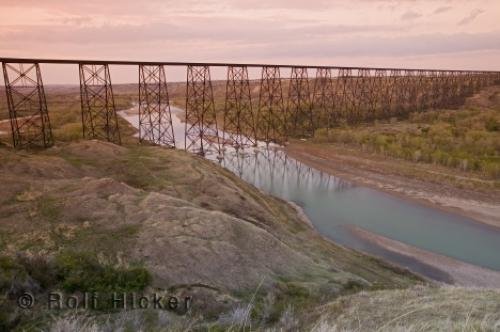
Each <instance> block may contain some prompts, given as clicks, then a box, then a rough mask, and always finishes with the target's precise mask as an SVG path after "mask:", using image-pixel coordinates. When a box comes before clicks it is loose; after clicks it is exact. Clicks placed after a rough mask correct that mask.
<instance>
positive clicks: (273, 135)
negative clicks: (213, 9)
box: [256, 66, 288, 143]
mask: <svg viewBox="0 0 500 332" xmlns="http://www.w3.org/2000/svg"><path fill="white" fill-rule="evenodd" d="M257 114H258V115H257V119H256V129H257V130H256V132H257V138H258V139H260V140H262V141H264V142H266V143H270V142H276V143H284V142H286V140H287V137H288V135H287V129H288V128H287V127H288V126H287V123H286V122H287V120H288V116H287V109H286V107H285V104H284V102H283V90H282V86H281V78H280V67H279V66H263V67H262V77H261V80H260V92H259V106H258V113H257Z"/></svg>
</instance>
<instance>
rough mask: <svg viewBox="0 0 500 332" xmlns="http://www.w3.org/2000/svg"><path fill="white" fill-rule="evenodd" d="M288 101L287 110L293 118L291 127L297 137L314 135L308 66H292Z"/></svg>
mask: <svg viewBox="0 0 500 332" xmlns="http://www.w3.org/2000/svg"><path fill="white" fill-rule="evenodd" d="M287 103H288V105H287V108H288V109H287V112H288V114H289V115H290V117H291V119H292V123H291V128H290V129H291V132H292V134H293V135H294V136H295V137H312V136H314V129H315V127H314V120H313V110H312V107H311V93H310V90H309V77H308V73H307V68H303V67H299V68H298V67H293V68H292V72H291V76H290V84H289V86H288V100H287ZM299 122H300V126H299Z"/></svg>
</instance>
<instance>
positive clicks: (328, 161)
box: [285, 141, 500, 228]
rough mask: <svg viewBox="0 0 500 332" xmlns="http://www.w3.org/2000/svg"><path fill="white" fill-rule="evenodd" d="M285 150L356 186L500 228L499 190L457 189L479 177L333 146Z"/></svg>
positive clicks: (309, 145)
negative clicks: (372, 189)
mask: <svg viewBox="0 0 500 332" xmlns="http://www.w3.org/2000/svg"><path fill="white" fill-rule="evenodd" d="M285 151H286V153H287V154H288V155H289V156H290V157H292V158H294V159H297V160H299V161H300V162H302V163H304V164H306V165H309V166H311V167H314V168H316V169H318V170H321V171H323V172H325V173H328V174H331V175H334V176H338V177H341V178H343V179H346V180H349V181H351V182H353V183H356V184H358V185H362V186H367V187H371V188H374V189H376V190H381V191H384V192H387V193H389V194H393V195H397V196H399V197H402V198H406V199H410V200H413V201H417V202H420V203H423V204H426V205H429V206H431V207H434V208H438V209H442V210H446V211H451V212H454V213H458V214H461V215H464V216H466V217H469V218H471V219H474V220H476V221H478V222H482V223H484V224H487V225H489V226H493V227H497V228H500V190H498V189H494V188H491V189H471V188H463V186H460V183H461V182H464V181H467V182H470V181H483V180H481V179H474V178H471V177H466V176H464V174H460V173H459V172H458V171H451V170H449V169H446V168H444V167H440V166H437V165H424V164H418V165H416V164H415V163H412V162H409V161H404V160H394V159H391V158H387V157H382V156H378V155H375V154H369V153H363V152H362V151H359V150H357V149H353V148H349V147H342V146H338V145H334V144H320V143H311V142H303V141H292V142H291V143H290V144H289V145H288V146H287V147H286V148H285ZM424 179H425V180H424Z"/></svg>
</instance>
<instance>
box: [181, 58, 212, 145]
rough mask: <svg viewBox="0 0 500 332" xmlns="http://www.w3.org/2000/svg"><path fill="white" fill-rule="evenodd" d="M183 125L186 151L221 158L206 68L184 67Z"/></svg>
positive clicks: (208, 75) (208, 74)
mask: <svg viewBox="0 0 500 332" xmlns="http://www.w3.org/2000/svg"><path fill="white" fill-rule="evenodd" d="M185 123H186V126H185V128H186V129H185V142H184V148H185V150H186V151H191V152H194V153H198V154H200V155H205V154H206V153H207V152H215V153H217V154H218V155H220V152H221V149H220V140H219V132H218V129H217V117H216V112H215V103H214V93H213V88H212V81H211V78H210V67H209V66H194V65H188V67H187V82H186V122H185Z"/></svg>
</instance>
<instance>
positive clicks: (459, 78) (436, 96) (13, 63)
mask: <svg viewBox="0 0 500 332" xmlns="http://www.w3.org/2000/svg"><path fill="white" fill-rule="evenodd" d="M0 62H2V70H3V75H4V82H5V90H6V95H7V106H8V111H9V119H10V124H11V129H12V140H13V145H14V146H15V147H20V148H24V147H32V146H35V147H49V146H51V145H52V144H53V142H54V139H53V136H52V130H51V125H50V117H49V109H48V107H47V102H46V96H45V90H44V86H43V81H42V72H41V69H40V64H72V65H78V68H79V78H80V94H81V113H82V136H83V137H84V138H88V139H102V140H107V141H109V142H113V143H117V144H120V143H121V137H120V128H119V122H118V119H117V114H116V107H115V103H114V95H113V85H112V83H111V72H110V69H109V66H110V65H120V66H136V67H138V82H139V84H138V91H139V101H138V107H139V139H140V140H141V141H143V140H148V141H152V142H153V143H156V144H161V145H165V146H171V147H174V146H175V137H174V131H173V127H172V115H171V111H170V100H169V93H168V82H167V76H166V69H165V68H166V67H170V66H176V67H184V68H186V84H185V91H186V92H185V98H186V102H185V112H186V119H185V120H186V121H185V149H186V150H188V151H192V152H195V153H199V154H205V153H206V152H207V151H215V152H217V153H220V152H221V147H222V146H223V145H225V144H228V145H231V146H233V147H235V148H240V147H245V146H252V145H255V144H256V143H257V141H258V140H259V141H264V142H266V143H270V142H276V143H284V142H286V141H287V139H288V138H289V137H304V138H307V137H313V136H314V133H315V131H316V130H317V129H319V128H324V129H325V130H327V131H328V130H332V129H333V128H335V126H338V125H339V124H343V123H347V124H356V123H360V122H368V121H374V120H378V119H387V118H391V117H404V116H407V115H408V114H409V113H411V112H417V111H418V112H421V111H425V110H429V109H442V108H453V107H458V106H460V105H462V104H463V103H464V101H465V99H466V98H467V97H469V96H471V95H473V94H474V93H476V92H478V91H479V90H481V89H483V88H485V87H487V86H491V85H494V84H500V72H498V71H471V70H433V69H404V68H363V67H338V66H302V65H274V64H235V63H191V62H143V61H100V60H59V59H20V58H0ZM212 67H222V68H224V69H226V73H227V76H226V80H225V92H224V100H221V102H219V100H216V98H215V97H214V87H213V82H214V81H213V80H212V78H211V73H210V69H211V68H212ZM249 68H252V69H255V70H260V77H259V78H257V79H250V77H249V74H248V69H249ZM284 69H286V70H287V71H290V75H289V76H288V77H283V70H284ZM219 104H220V105H223V106H220V107H217V105H219Z"/></svg>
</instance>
